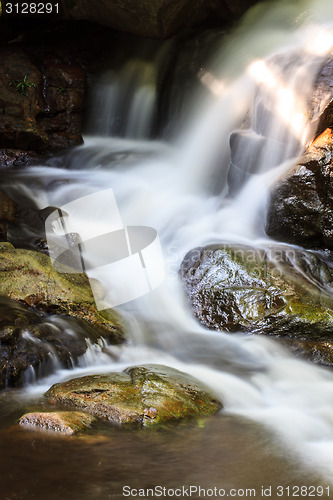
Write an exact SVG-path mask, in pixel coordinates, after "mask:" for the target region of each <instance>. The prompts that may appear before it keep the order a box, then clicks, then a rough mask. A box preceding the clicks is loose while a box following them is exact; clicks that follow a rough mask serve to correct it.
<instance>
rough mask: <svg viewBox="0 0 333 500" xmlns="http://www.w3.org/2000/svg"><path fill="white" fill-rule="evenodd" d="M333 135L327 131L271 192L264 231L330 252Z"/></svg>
mask: <svg viewBox="0 0 333 500" xmlns="http://www.w3.org/2000/svg"><path fill="white" fill-rule="evenodd" d="M332 150H333V133H332V130H331V129H326V130H325V131H324V132H323V133H322V134H321V135H320V136H319V137H317V139H316V140H315V141H314V142H313V143H312V145H311V146H310V147H309V149H308V150H307V152H306V154H305V156H304V158H303V159H302V160H301V162H300V164H299V165H297V166H296V167H295V169H294V170H293V171H292V172H290V173H289V174H288V175H287V177H286V178H284V179H282V180H280V181H279V182H278V184H277V185H276V186H275V187H274V189H273V191H272V193H271V201H270V208H269V211H268V217H267V228H266V232H267V234H268V235H269V236H271V237H273V238H275V239H278V240H280V241H286V242H288V243H295V244H298V245H303V246H304V247H307V248H318V249H326V248H327V249H330V250H332V249H333V166H332Z"/></svg>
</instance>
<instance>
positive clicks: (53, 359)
mask: <svg viewBox="0 0 333 500" xmlns="http://www.w3.org/2000/svg"><path fill="white" fill-rule="evenodd" d="M118 342H119V337H118V336H117V335H116V334H115V333H114V332H112V331H109V332H107V331H106V330H105V329H104V328H101V327H99V326H97V325H93V324H91V323H89V322H87V321H84V320H81V319H77V318H70V317H67V318H63V317H61V316H55V315H47V314H45V313H42V312H40V311H37V310H33V309H31V308H28V307H27V306H23V305H20V304H17V303H16V302H14V301H12V300H10V299H8V298H5V297H0V388H1V389H2V388H5V387H13V386H14V387H18V386H22V385H24V384H25V383H28V382H33V381H34V379H35V378H39V377H43V376H46V375H49V374H50V373H52V372H54V370H55V369H57V368H59V367H60V366H63V367H67V368H71V367H72V366H73V365H75V364H76V363H78V362H79V360H80V358H81V357H82V356H83V355H84V354H85V353H86V352H87V350H88V349H89V348H90V346H95V347H94V349H95V350H96V349H97V350H99V351H100V350H102V349H103V346H104V345H106V344H114V343H118Z"/></svg>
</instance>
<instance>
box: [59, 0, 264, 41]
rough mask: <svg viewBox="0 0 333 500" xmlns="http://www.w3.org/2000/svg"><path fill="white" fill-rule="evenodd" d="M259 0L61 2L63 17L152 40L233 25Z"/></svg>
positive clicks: (63, 0)
mask: <svg viewBox="0 0 333 500" xmlns="http://www.w3.org/2000/svg"><path fill="white" fill-rule="evenodd" d="M255 3H256V0H237V1H233V2H229V1H224V0H219V1H217V2H208V3H207V2H205V1H204V0H198V1H196V2H191V1H189V0H181V1H179V2H174V1H172V0H143V1H141V2H140V3H138V2H136V1H135V0H117V1H109V0H98V1H96V2H94V4H93V5H92V4H91V2H89V0H74V1H73V0H62V6H63V8H64V15H65V17H68V18H70V19H86V20H89V21H94V22H97V23H100V24H104V25H107V26H109V27H112V28H115V29H118V30H123V31H128V32H130V33H134V34H137V35H141V36H146V37H152V38H167V37H170V36H171V35H174V34H175V33H177V32H180V31H182V30H184V28H186V27H189V26H195V25H197V24H199V23H203V22H211V23H212V22H213V23H215V24H216V23H221V24H223V23H224V24H229V25H230V24H231V23H232V22H233V21H234V20H235V19H238V18H239V17H240V16H241V15H242V14H244V12H245V11H246V10H247V9H248V8H249V7H250V6H252V5H253V4H255Z"/></svg>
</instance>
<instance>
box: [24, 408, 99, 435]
mask: <svg viewBox="0 0 333 500" xmlns="http://www.w3.org/2000/svg"><path fill="white" fill-rule="evenodd" d="M94 421H95V418H94V417H92V416H91V415H88V414H87V413H82V412H78V411H59V412H43V413H26V414H25V415H23V416H22V417H21V418H20V420H19V425H20V426H22V427H24V428H25V429H31V430H44V431H51V432H57V433H61V434H69V435H72V434H77V433H81V432H84V431H87V430H88V429H90V428H91V426H92V424H93V423H94Z"/></svg>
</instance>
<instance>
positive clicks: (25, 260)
mask: <svg viewBox="0 0 333 500" xmlns="http://www.w3.org/2000/svg"><path fill="white" fill-rule="evenodd" d="M68 271H70V268H68ZM0 295H4V296H7V297H10V298H11V299H13V300H16V301H18V302H24V303H26V304H28V305H30V306H34V307H36V308H38V309H40V310H41V311H45V312H51V313H59V314H63V315H69V316H75V317H77V318H80V319H84V320H86V321H88V322H90V323H92V324H93V325H96V326H98V327H100V328H101V329H102V330H103V331H105V333H106V335H108V333H110V332H111V333H112V335H114V340H115V343H116V342H117V341H118V342H120V341H121V340H122V339H123V332H122V330H123V328H122V326H121V319H120V317H119V316H118V315H117V314H116V313H115V312H114V311H113V310H111V309H107V310H105V311H101V312H99V311H97V309H96V306H95V301H94V297H93V294H92V291H91V288H90V284H89V280H88V277H87V276H86V275H85V274H79V273H78V274H71V273H70V272H69V273H68V274H67V273H66V274H61V273H58V272H57V271H55V269H54V268H53V266H52V263H51V259H50V257H49V256H48V255H44V254H43V253H40V252H36V251H33V250H22V249H15V248H14V247H13V246H12V245H11V244H10V243H2V244H0ZM117 339H118V340H117Z"/></svg>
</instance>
